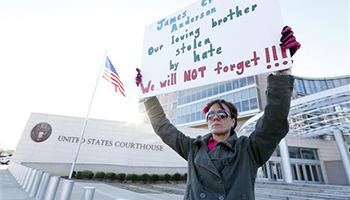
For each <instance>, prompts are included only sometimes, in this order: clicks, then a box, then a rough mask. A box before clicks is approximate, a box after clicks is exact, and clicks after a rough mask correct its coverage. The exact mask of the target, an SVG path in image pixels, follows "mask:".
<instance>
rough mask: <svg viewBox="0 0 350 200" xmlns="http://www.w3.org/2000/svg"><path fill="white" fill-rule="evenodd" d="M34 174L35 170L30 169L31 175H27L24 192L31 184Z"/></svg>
mask: <svg viewBox="0 0 350 200" xmlns="http://www.w3.org/2000/svg"><path fill="white" fill-rule="evenodd" d="M33 172H34V169H32V168H30V169H29V173H28V175H27V177H26V181H25V183H24V185H23V189H24V190H26V189H27V187H28V184H29V180H30V178H31V177H32V174H33Z"/></svg>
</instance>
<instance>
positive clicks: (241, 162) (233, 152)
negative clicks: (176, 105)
mask: <svg viewBox="0 0 350 200" xmlns="http://www.w3.org/2000/svg"><path fill="white" fill-rule="evenodd" d="M293 83H294V78H293V77H292V76H272V75H270V76H269V77H268V87H267V105H266V107H265V112H264V115H263V116H262V117H261V118H260V119H259V121H258V122H257V124H256V127H255V131H254V132H252V133H251V134H250V136H249V137H246V136H241V137H239V138H237V136H236V134H235V132H234V130H231V135H230V137H229V138H228V139H227V140H225V141H224V142H219V143H218V144H217V146H216V148H214V149H213V150H212V151H210V152H209V153H208V149H207V141H208V139H209V137H210V133H209V134H207V135H204V136H198V137H197V138H190V137H188V136H186V135H184V134H183V133H182V132H180V131H179V130H178V129H177V128H176V127H175V126H174V125H172V124H171V123H170V122H169V120H168V119H167V118H166V116H165V114H164V111H163V109H162V107H161V105H160V103H159V101H158V99H157V98H155V97H152V98H150V99H149V100H147V101H146V102H145V106H146V111H147V113H148V116H149V118H150V121H151V124H152V126H153V129H154V131H155V132H156V133H157V134H158V135H159V136H160V137H161V139H162V140H163V141H164V142H165V143H166V144H167V145H169V146H170V147H171V148H172V149H174V150H175V151H176V152H177V153H178V154H179V155H180V156H181V157H183V158H184V159H185V160H187V161H188V178H187V188H186V194H185V197H184V199H190V200H202V199H208V200H214V199H218V200H224V199H227V200H236V199H255V196H254V183H255V178H256V174H257V170H258V168H259V167H260V166H261V165H263V164H264V163H265V162H266V161H267V160H268V159H269V158H270V156H271V154H272V153H273V151H274V150H275V148H276V146H277V145H278V143H279V142H280V140H281V139H282V138H283V137H285V135H286V134H287V133H288V127H289V125H288V120H287V116H288V112H289V107H290V100H291V94H292V90H293Z"/></svg>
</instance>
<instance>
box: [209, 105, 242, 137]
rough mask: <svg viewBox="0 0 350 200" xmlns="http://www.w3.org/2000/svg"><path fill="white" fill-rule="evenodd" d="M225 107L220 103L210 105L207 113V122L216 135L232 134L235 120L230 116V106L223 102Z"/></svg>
mask: <svg viewBox="0 0 350 200" xmlns="http://www.w3.org/2000/svg"><path fill="white" fill-rule="evenodd" d="M223 107H224V109H222V108H221V107H220V105H219V104H214V105H212V106H211V107H210V109H209V111H208V113H207V122H208V128H209V130H210V132H211V133H212V134H214V135H226V134H230V130H231V127H233V125H234V123H235V120H234V119H232V118H231V117H230V114H231V113H230V112H229V109H228V107H227V106H226V105H225V104H223Z"/></svg>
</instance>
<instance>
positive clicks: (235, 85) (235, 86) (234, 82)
mask: <svg viewBox="0 0 350 200" xmlns="http://www.w3.org/2000/svg"><path fill="white" fill-rule="evenodd" d="M236 88H239V82H238V80H234V81H233V89H236Z"/></svg>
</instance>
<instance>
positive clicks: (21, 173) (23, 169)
mask: <svg viewBox="0 0 350 200" xmlns="http://www.w3.org/2000/svg"><path fill="white" fill-rule="evenodd" d="M24 173H25V167H24V166H21V168H20V172H19V174H18V180H17V183H18V184H21V181H22V178H23V175H24Z"/></svg>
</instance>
